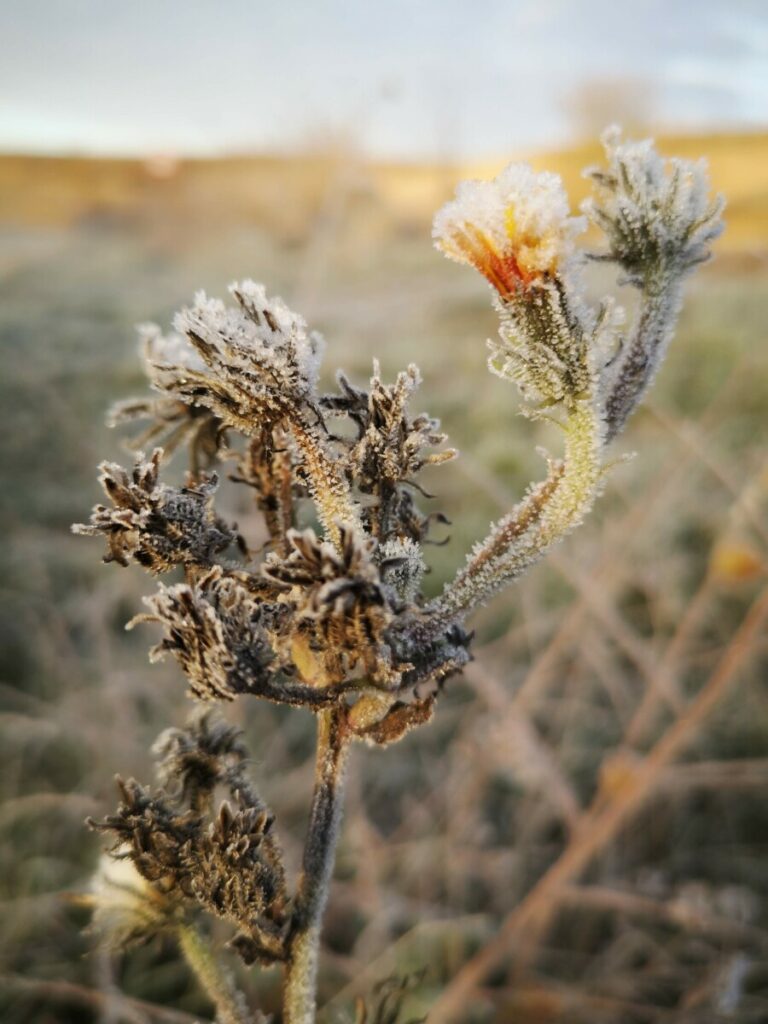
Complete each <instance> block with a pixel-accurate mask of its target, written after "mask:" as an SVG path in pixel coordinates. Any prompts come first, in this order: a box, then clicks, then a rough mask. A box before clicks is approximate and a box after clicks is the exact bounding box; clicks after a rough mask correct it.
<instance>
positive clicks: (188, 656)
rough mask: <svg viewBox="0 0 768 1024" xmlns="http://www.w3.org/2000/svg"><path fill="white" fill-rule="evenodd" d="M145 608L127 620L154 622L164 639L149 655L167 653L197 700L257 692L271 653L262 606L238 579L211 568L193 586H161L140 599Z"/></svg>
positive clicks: (158, 656) (160, 656)
mask: <svg viewBox="0 0 768 1024" xmlns="http://www.w3.org/2000/svg"><path fill="white" fill-rule="evenodd" d="M144 603H145V604H146V605H147V607H148V608H149V609H150V610H149V612H148V613H146V614H143V615H138V616H136V618H135V619H133V620H132V621H131V622H129V623H128V628H132V627H133V626H134V625H136V624H137V623H139V622H157V623H159V624H160V625H161V626H162V627H163V639H162V640H161V641H160V643H159V644H157V645H156V646H155V647H154V648H153V649H152V651H151V652H150V658H151V660H153V661H154V660H157V659H159V658H163V657H164V656H165V655H166V654H169V653H170V654H172V655H173V657H174V658H176V660H177V661H178V662H179V664H180V665H181V667H182V668H183V669H184V672H185V674H186V676H187V680H188V682H189V688H190V692H191V694H192V695H193V696H194V697H197V699H198V700H204V701H207V700H233V699H234V697H235V696H236V695H237V694H238V693H247V692H248V691H249V690H256V691H258V689H259V687H260V685H261V682H262V681H263V680H264V678H265V677H266V676H267V674H268V666H269V664H270V662H271V661H272V658H273V652H272V650H271V648H270V645H269V640H268V637H267V634H266V632H265V629H264V625H263V618H264V609H263V608H262V607H261V606H260V604H259V602H258V601H257V600H256V599H255V598H254V596H253V595H252V594H251V593H250V592H249V590H248V589H247V587H245V586H244V585H243V584H242V583H241V582H240V581H239V580H238V579H236V578H235V577H233V576H226V575H224V574H223V571H222V570H221V568H220V567H218V566H217V567H215V568H214V569H212V570H211V571H210V572H209V573H207V574H206V575H205V576H203V577H201V578H200V579H199V580H198V581H197V582H196V583H195V584H194V585H192V586H190V585H188V584H185V583H181V584H177V585H176V586H173V587H163V586H161V587H160V590H159V591H158V592H157V593H156V594H153V595H152V596H150V597H145V598H144Z"/></svg>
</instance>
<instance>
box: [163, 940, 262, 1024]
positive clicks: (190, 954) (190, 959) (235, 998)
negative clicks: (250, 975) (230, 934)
mask: <svg viewBox="0 0 768 1024" xmlns="http://www.w3.org/2000/svg"><path fill="white" fill-rule="evenodd" d="M178 937H179V945H180V946H181V951H182V953H183V954H184V959H185V960H186V961H187V963H188V964H189V966H190V967H191V968H192V970H193V971H194V973H195V975H196V976H197V979H198V981H199V982H200V984H201V985H202V987H203V989H204V991H205V993H206V995H207V996H208V997H209V999H210V1000H211V1002H212V1003H213V1005H214V1006H215V1007H216V1021H217V1024H254V1019H253V1018H251V1016H250V1015H249V1014H248V1011H247V1009H246V1006H245V1000H244V999H243V996H242V995H241V993H240V992H239V991H238V989H237V987H236V985H235V982H234V979H233V978H232V975H231V974H230V973H229V971H227V970H226V969H225V968H224V967H222V965H221V964H220V963H219V961H218V960H217V959H216V957H215V955H214V953H213V951H212V950H211V947H210V946H209V945H208V943H207V942H206V940H205V939H204V938H203V936H202V935H201V934H200V932H199V931H198V930H197V928H194V927H193V926H191V925H182V926H181V927H180V928H179V930H178Z"/></svg>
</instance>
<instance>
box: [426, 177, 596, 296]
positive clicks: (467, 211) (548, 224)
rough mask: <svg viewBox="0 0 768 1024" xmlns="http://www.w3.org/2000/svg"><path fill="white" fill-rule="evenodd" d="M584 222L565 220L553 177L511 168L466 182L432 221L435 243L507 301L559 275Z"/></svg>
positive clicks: (566, 213)
mask: <svg viewBox="0 0 768 1024" xmlns="http://www.w3.org/2000/svg"><path fill="white" fill-rule="evenodd" d="M584 226H585V220H584V218H583V217H571V216H570V215H569V207H568V197H567V196H566V194H565V191H564V189H563V186H562V182H561V180H560V178H559V176H558V175H556V174H550V173H543V174H536V173H535V172H534V171H533V170H532V168H531V167H529V166H528V165H527V164H510V165H509V166H508V167H507V168H506V169H505V170H504V171H502V172H501V174H499V175H498V177H496V178H494V180H493V181H466V182H463V183H462V184H461V185H459V187H458V189H457V190H456V198H455V199H454V200H453V201H452V202H449V203H447V204H446V205H445V206H444V207H443V208H442V210H440V211H439V212H438V214H437V216H436V217H435V220H434V225H433V237H434V239H435V244H436V245H437V247H438V248H439V249H441V250H442V251H443V252H444V253H445V254H446V255H447V256H449V257H450V258H451V259H454V260H456V261H458V262H459V263H468V264H470V265H471V266H473V267H475V268H476V269H477V270H479V271H480V273H481V274H483V275H484V276H485V277H486V278H487V279H488V281H489V282H490V283H491V284H492V285H493V287H494V288H495V289H496V290H497V291H498V293H499V295H500V296H501V297H502V298H503V299H506V298H508V297H509V296H511V295H514V294H515V292H517V291H518V290H519V289H520V288H525V287H527V286H529V285H530V284H532V283H534V282H537V281H540V280H541V279H542V278H545V277H551V276H557V275H560V274H562V273H563V272H564V271H565V270H566V269H567V266H568V263H569V261H570V260H571V257H572V255H573V252H574V243H573V239H574V236H575V235H577V234H578V233H579V232H581V231H583V230H584Z"/></svg>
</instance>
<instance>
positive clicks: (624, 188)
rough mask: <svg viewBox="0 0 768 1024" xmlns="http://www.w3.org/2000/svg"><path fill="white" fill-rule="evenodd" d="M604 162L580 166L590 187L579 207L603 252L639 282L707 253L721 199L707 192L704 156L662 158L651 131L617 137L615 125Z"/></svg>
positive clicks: (606, 138) (718, 225)
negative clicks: (600, 236)
mask: <svg viewBox="0 0 768 1024" xmlns="http://www.w3.org/2000/svg"><path fill="white" fill-rule="evenodd" d="M602 142H603V146H604V147H605V152H606V156H607V157H608V168H607V169H606V170H602V169H591V170H589V171H587V172H586V174H587V176H589V177H590V178H592V180H593V181H594V183H595V186H596V195H595V197H594V198H592V199H588V200H587V201H586V202H585V203H584V205H583V210H584V212H585V213H586V214H587V216H588V217H589V218H590V219H591V220H592V221H594V222H595V224H597V226H598V227H599V228H601V229H602V230H603V231H604V232H605V234H606V236H607V239H608V243H609V246H610V251H609V253H608V254H607V257H606V258H607V259H612V260H615V261H616V262H617V263H619V264H620V265H621V266H622V268H623V269H624V270H625V271H626V272H627V274H628V279H629V282H630V283H632V284H636V285H638V286H642V285H643V284H645V283H646V282H647V280H648V277H649V275H653V274H665V273H671V274H677V275H680V274H682V273H685V272H686V271H687V270H690V268H691V267H693V266H695V265H696V264H697V263H702V262H704V260H706V259H708V258H709V243H710V242H712V241H713V240H714V239H715V238H717V236H718V235H719V234H720V233H721V231H722V230H723V224H722V221H721V219H720V214H721V213H722V210H723V205H724V204H723V200H722V198H721V197H720V196H716V197H715V198H714V199H710V198H709V179H708V176H707V165H706V161H704V160H698V161H696V162H695V163H694V162H692V161H690V160H679V159H672V160H665V159H664V158H663V157H661V156H660V155H659V154H658V153H657V152H656V149H655V147H654V144H653V140H652V139H644V140H643V141H641V142H631V141H628V142H623V141H622V139H621V132H620V130H619V129H618V128H617V127H616V126H613V127H611V128H609V129H607V131H605V132H604V133H603V137H602Z"/></svg>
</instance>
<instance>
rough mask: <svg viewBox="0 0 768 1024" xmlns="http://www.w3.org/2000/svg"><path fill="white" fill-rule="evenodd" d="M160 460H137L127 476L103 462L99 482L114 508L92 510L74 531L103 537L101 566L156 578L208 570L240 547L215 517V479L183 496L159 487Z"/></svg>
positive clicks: (156, 456) (157, 455)
mask: <svg viewBox="0 0 768 1024" xmlns="http://www.w3.org/2000/svg"><path fill="white" fill-rule="evenodd" d="M162 454H163V452H162V449H160V448H156V449H155V451H154V452H153V453H152V458H151V459H150V460H149V461H148V462H144V461H143V456H142V455H140V456H139V458H138V459H137V461H136V463H135V465H134V468H133V472H132V473H131V474H130V475H129V473H128V472H127V470H125V469H123V468H122V466H118V465H117V464H116V463H114V462H103V463H102V464H101V466H100V467H99V468H100V470H101V475H100V477H99V480H100V483H101V486H102V487H103V489H104V493H105V494H106V495H107V497H108V498H109V499H110V500H111V501H112V503H113V507H112V508H107V507H106V506H105V505H96V506H95V507H94V509H93V512H92V513H91V520H90V522H89V523H78V524H77V525H75V526H73V527H72V530H73V532H74V533H77V534H80V535H82V536H90V537H97V536H99V535H102V536H104V537H105V538H106V540H107V554H106V556H105V558H104V561H105V562H117V563H118V564H119V565H123V566H126V565H128V564H129V563H130V561H131V560H133V561H134V562H138V563H139V564H140V565H142V566H143V567H144V568H145V569H148V570H149V571H150V572H152V573H156V574H157V573H163V572H168V571H169V570H171V569H173V568H174V567H175V566H177V565H184V566H188V567H191V566H194V567H198V568H207V567H208V566H210V565H211V564H212V563H213V560H214V558H215V556H216V555H218V554H220V553H221V552H223V551H224V550H226V548H228V547H229V546H230V545H231V544H233V543H236V542H237V541H238V535H237V533H236V532H235V531H234V530H232V529H230V527H228V526H227V525H226V523H225V522H224V521H223V520H222V519H221V518H219V517H218V516H217V515H216V513H215V511H214V507H213V497H214V494H215V492H216V488H217V479H216V476H215V475H214V476H212V477H211V478H210V479H208V480H206V479H203V480H201V481H200V482H199V483H198V484H197V485H194V486H190V487H183V488H182V489H181V490H177V489H176V488H173V487H167V486H166V485H165V484H160V483H158V470H159V467H160V460H161V458H162Z"/></svg>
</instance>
